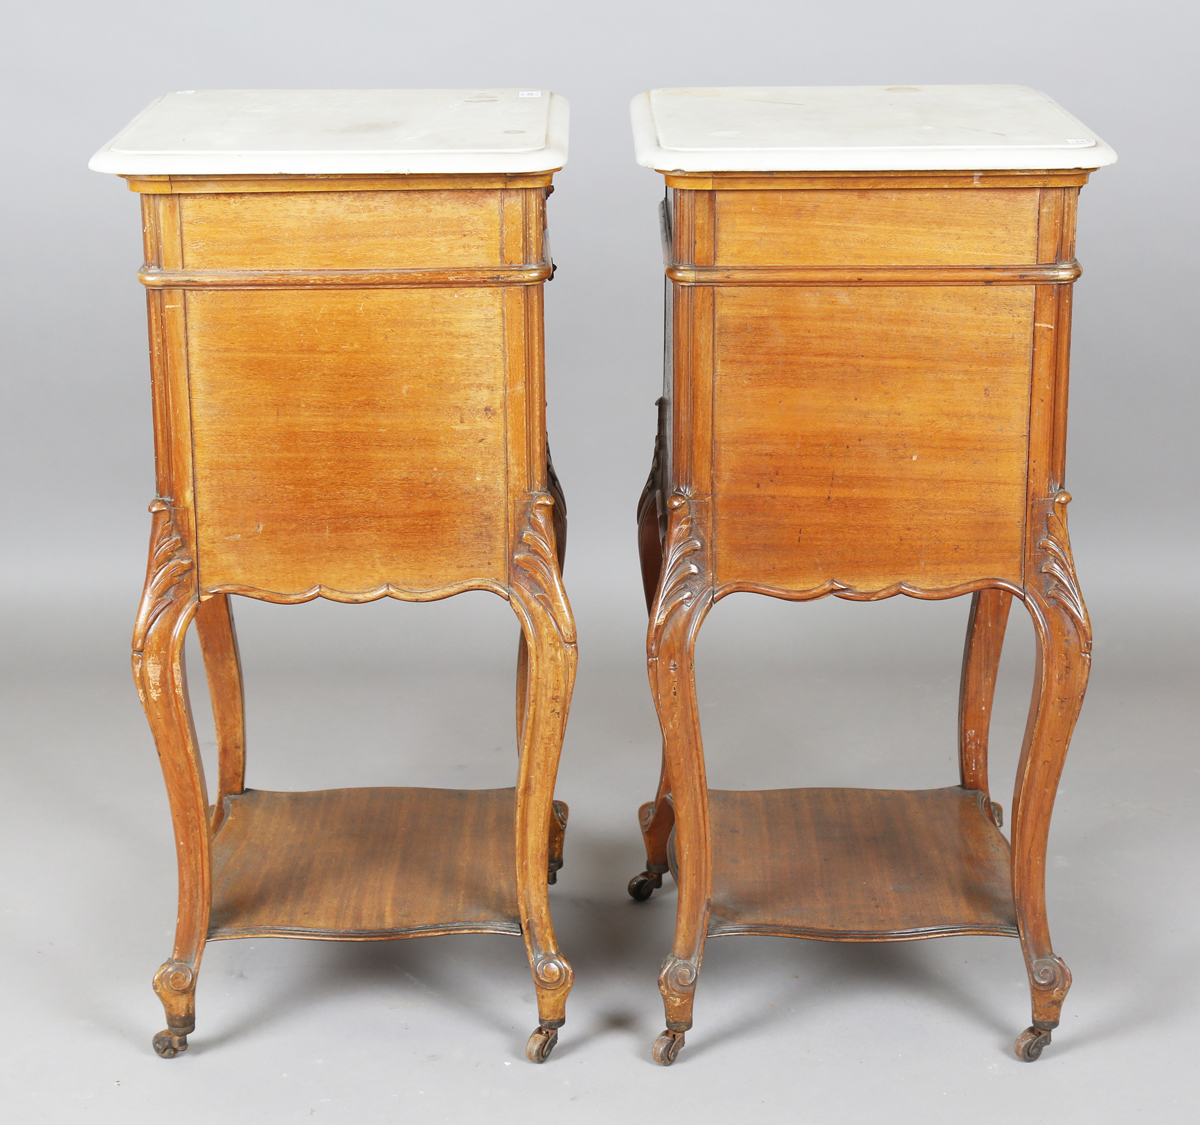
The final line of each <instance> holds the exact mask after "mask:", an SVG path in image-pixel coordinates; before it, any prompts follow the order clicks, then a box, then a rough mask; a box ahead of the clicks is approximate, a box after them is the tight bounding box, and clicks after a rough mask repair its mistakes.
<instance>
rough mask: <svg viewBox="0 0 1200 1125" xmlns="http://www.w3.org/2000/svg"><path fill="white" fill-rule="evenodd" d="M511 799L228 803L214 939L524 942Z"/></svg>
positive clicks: (432, 793)
mask: <svg viewBox="0 0 1200 1125" xmlns="http://www.w3.org/2000/svg"><path fill="white" fill-rule="evenodd" d="M515 805H516V792H515V790H513V789H480V790H455V789H400V788H388V789H330V790H324V791H321V792H316V793H270V792H263V791H258V790H253V789H247V790H246V791H245V792H244V793H242V794H240V795H237V796H233V797H229V798H227V806H228V812H227V814H226V817H225V822H224V824H223V825H222V827H221V830H220V831H219V832H218V833H217V835H216V836H215V838H214V839H213V842H212V852H213V907H212V915H211V922H210V926H209V935H208V936H209V938H210V939H216V938H232V937H250V936H275V937H310V938H339V939H354V938H357V939H367V938H388V937H410V936H416V935H419V934H435V933H438V934H446V933H502V934H519V933H520V932H521V923H520V919H519V917H518V914H517V885H516V859H515V855H514V852H513V838H514V832H513V823H514V822H513V815H514V808H515Z"/></svg>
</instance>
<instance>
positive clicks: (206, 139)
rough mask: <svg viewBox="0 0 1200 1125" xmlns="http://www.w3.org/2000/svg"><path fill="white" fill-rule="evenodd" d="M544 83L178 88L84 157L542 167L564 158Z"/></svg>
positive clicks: (216, 166) (130, 162)
mask: <svg viewBox="0 0 1200 1125" xmlns="http://www.w3.org/2000/svg"><path fill="white" fill-rule="evenodd" d="M567 113H568V110H567V102H566V100H565V99H563V98H560V97H558V96H557V95H555V94H552V93H550V91H549V90H178V91H176V92H175V93H173V94H167V95H165V96H164V97H161V98H159V99H158V100H157V101H155V102H152V103H151V104H150V105H149V106H147V107H146V109H144V110H142V112H141V113H139V114H138V115H137V117H135V118H134V119H133V120H132V121H131V122H130V123H129V124H128V125H126V126H125V128H124V129H122V130H121V132H119V133H118V134H117V135H116V136H115V137H114V138H113V139H112V140H111V141H109V142H108V144H106V145H105V146H104V147H103V148H102V149H101V150H100V151H99V152H98V153H96V155H95V156H93V157H92V159H91V162H90V163H89V164H88V167H89V168H93V169H94V170H95V171H97V172H115V173H117V174H119V175H142V176H162V175H176V176H186V175H230V174H235V175H236V174H238V173H243V174H250V175H276V174H283V175H287V174H291V175H339V174H356V173H357V174H390V173H396V174H413V173H423V172H424V173H438V172H442V173H445V172H450V173H454V172H545V171H549V170H551V169H555V168H561V167H562V166H563V165H564V164H565V163H566V162H567Z"/></svg>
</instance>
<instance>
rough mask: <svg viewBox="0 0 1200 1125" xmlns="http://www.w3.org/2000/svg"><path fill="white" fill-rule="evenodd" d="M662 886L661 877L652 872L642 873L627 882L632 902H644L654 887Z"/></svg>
mask: <svg viewBox="0 0 1200 1125" xmlns="http://www.w3.org/2000/svg"><path fill="white" fill-rule="evenodd" d="M661 886H662V876H661V875H656V874H655V873H654V872H653V871H643V872H642V873H641V874H640V875H635V876H634V877H633V878H632V879H630V880H629V897H630V898H632V899H633V901H634V902H645V901H646V899H648V898H649V897H650V896H651V894H653V893H654V889H655V888H656V887H661Z"/></svg>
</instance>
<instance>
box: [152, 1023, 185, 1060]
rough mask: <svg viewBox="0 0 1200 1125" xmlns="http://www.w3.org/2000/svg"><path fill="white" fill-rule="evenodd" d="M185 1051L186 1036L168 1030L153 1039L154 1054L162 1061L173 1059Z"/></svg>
mask: <svg viewBox="0 0 1200 1125" xmlns="http://www.w3.org/2000/svg"><path fill="white" fill-rule="evenodd" d="M186 1050H187V1034H186V1033H185V1034H183V1035H179V1034H176V1033H175V1032H173V1031H172V1030H171V1029H170V1028H167V1030H166V1031H160V1032H159V1033H158V1034H157V1035H156V1036H155V1037H154V1053H155V1054H156V1055H158V1057H159V1058H162V1059H173V1058H174V1057H175V1056H176V1055H181V1054H183V1052H184V1051H186Z"/></svg>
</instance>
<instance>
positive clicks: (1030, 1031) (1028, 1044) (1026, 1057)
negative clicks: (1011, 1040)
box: [1013, 1027, 1050, 1062]
mask: <svg viewBox="0 0 1200 1125" xmlns="http://www.w3.org/2000/svg"><path fill="white" fill-rule="evenodd" d="M1049 1043H1050V1032H1048V1031H1047V1030H1046V1029H1045V1028H1042V1027H1027V1028H1026V1029H1025V1030H1024V1031H1022V1032H1021V1034H1020V1035H1018V1036H1017V1041H1016V1043H1015V1044H1014V1045H1013V1046H1014V1049H1015V1050H1016V1052H1017V1058H1019V1059H1020V1060H1021V1061H1022V1062H1035V1061H1036V1060H1037V1059H1038V1058H1040V1057H1041V1054H1042V1049H1043V1048H1044V1047H1046V1046H1048V1045H1049Z"/></svg>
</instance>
